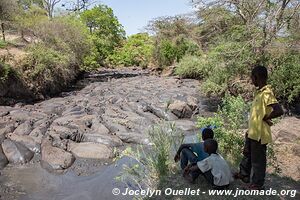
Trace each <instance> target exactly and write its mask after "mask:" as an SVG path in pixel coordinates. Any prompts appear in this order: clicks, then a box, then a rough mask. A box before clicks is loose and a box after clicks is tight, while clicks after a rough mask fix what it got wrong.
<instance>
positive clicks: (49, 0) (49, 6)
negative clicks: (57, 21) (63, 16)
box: [42, 0, 61, 19]
mask: <svg viewBox="0 0 300 200" xmlns="http://www.w3.org/2000/svg"><path fill="white" fill-rule="evenodd" d="M59 2H61V0H42V3H43V7H44V9H45V10H46V11H47V15H48V17H49V18H50V19H52V18H53V12H54V7H55V6H56V5H57V4H58V3H59Z"/></svg>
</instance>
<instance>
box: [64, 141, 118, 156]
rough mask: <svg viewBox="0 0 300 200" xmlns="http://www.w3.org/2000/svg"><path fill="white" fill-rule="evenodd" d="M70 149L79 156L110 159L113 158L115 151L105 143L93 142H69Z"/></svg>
mask: <svg viewBox="0 0 300 200" xmlns="http://www.w3.org/2000/svg"><path fill="white" fill-rule="evenodd" d="M69 151H71V152H72V153H73V154H74V155H75V156H76V157H79V158H94V159H109V158H113V151H112V149H111V148H109V147H107V146H106V145H104V144H96V143H91V142H83V143H75V142H71V143H69Z"/></svg>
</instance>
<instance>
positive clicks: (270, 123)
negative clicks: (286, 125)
mask: <svg viewBox="0 0 300 200" xmlns="http://www.w3.org/2000/svg"><path fill="white" fill-rule="evenodd" d="M263 121H264V122H266V123H267V124H268V125H269V126H273V122H272V121H271V120H270V119H268V117H266V116H265V117H264V118H263Z"/></svg>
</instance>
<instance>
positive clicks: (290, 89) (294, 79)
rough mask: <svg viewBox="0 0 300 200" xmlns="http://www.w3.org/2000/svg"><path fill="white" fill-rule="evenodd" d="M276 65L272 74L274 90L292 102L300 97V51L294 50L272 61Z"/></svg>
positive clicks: (286, 100)
mask: <svg viewBox="0 0 300 200" xmlns="http://www.w3.org/2000/svg"><path fill="white" fill-rule="evenodd" d="M270 62H271V64H273V65H274V66H276V68H275V69H274V71H273V72H272V74H271V76H270V82H271V84H272V86H273V88H274V92H275V93H276V95H278V96H279V97H280V98H281V99H285V100H284V101H285V102H288V103H291V102H293V101H295V100H299V98H300V79H299V74H300V67H299V64H300V53H298V52H293V53H288V54H285V55H282V56H280V57H278V58H275V59H273V60H271V61H270Z"/></svg>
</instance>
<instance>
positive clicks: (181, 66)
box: [175, 55, 210, 79]
mask: <svg viewBox="0 0 300 200" xmlns="http://www.w3.org/2000/svg"><path fill="white" fill-rule="evenodd" d="M209 70H210V69H209V66H208V63H207V61H206V60H205V58H204V57H199V56H192V55H185V56H184V57H183V58H182V59H181V60H180V62H179V63H178V64H177V65H176V69H175V73H176V74H177V75H179V76H181V77H183V78H195V79H203V78H205V77H206V76H207V75H208V72H209Z"/></svg>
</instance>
